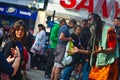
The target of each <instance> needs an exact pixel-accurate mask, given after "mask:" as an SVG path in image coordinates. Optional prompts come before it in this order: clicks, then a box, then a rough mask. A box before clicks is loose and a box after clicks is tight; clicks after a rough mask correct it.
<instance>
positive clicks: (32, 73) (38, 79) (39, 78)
mask: <svg viewBox="0 0 120 80" xmlns="http://www.w3.org/2000/svg"><path fill="white" fill-rule="evenodd" d="M26 72H27V75H26V77H27V80H49V79H46V78H44V71H43V70H33V69H29V70H26Z"/></svg>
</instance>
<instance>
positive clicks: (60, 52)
mask: <svg viewBox="0 0 120 80" xmlns="http://www.w3.org/2000/svg"><path fill="white" fill-rule="evenodd" d="M76 24H77V22H76V20H75V19H70V20H69V22H68V25H66V24H65V25H63V26H61V28H60V30H59V37H58V42H57V47H56V50H55V52H54V54H55V60H54V61H55V62H54V66H53V68H52V74H51V80H58V75H59V73H60V70H61V68H63V67H64V66H63V65H62V63H61V61H62V59H63V56H64V53H65V49H66V44H67V42H68V41H71V40H72V38H71V37H70V33H69V28H74V27H75V25H76Z"/></svg>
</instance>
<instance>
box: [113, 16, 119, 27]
mask: <svg viewBox="0 0 120 80" xmlns="http://www.w3.org/2000/svg"><path fill="white" fill-rule="evenodd" d="M113 24H114V26H120V17H116V18H114V19H113Z"/></svg>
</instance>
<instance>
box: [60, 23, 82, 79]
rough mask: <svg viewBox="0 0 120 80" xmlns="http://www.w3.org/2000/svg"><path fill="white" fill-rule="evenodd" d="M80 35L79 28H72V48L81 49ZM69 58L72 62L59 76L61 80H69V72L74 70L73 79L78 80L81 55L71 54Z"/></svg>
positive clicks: (77, 26) (80, 69) (80, 68)
mask: <svg viewBox="0 0 120 80" xmlns="http://www.w3.org/2000/svg"><path fill="white" fill-rule="evenodd" d="M80 34H81V26H80V25H76V27H75V28H74V32H73V33H72V34H71V37H72V39H73V40H72V41H73V44H74V46H76V47H77V48H83V47H82V44H81V39H80ZM71 56H72V59H73V61H72V63H71V64H70V65H68V66H66V67H65V68H64V70H63V73H62V75H61V79H62V80H70V77H71V72H72V71H73V69H74V68H75V69H76V70H75V71H76V76H75V79H77V80H78V79H79V78H80V74H81V71H82V63H83V55H82V54H79V53H75V54H72V55H71Z"/></svg>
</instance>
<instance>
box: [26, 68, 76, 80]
mask: <svg viewBox="0 0 120 80" xmlns="http://www.w3.org/2000/svg"><path fill="white" fill-rule="evenodd" d="M26 72H27V75H26V77H27V79H26V80H50V79H46V78H44V71H43V70H34V69H30V70H26ZM70 80H75V79H73V78H71V79H70Z"/></svg>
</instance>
